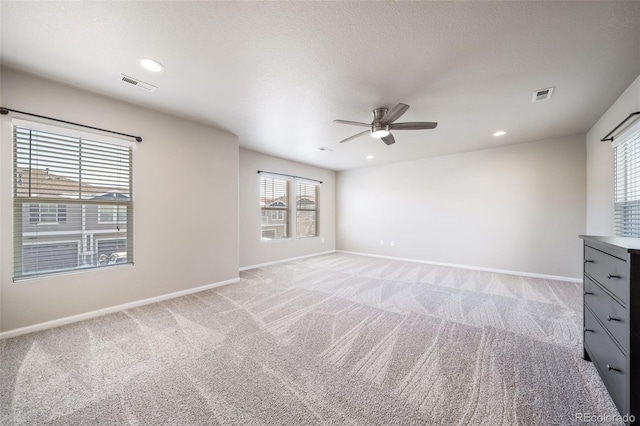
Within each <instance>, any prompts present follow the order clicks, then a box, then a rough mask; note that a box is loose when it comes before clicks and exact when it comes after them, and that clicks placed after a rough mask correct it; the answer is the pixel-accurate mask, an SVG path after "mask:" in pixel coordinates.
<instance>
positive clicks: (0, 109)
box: [0, 107, 142, 142]
mask: <svg viewBox="0 0 640 426" xmlns="http://www.w3.org/2000/svg"><path fill="white" fill-rule="evenodd" d="M9 111H11V112H17V113H18V114H25V115H30V116H32V117H38V118H44V119H45V120H52V121H57V122H58V123H65V124H71V125H73V126H80V127H84V128H87V129H92V130H99V131H101V132H107V133H112V134H114V135H120V136H126V137H129V138H133V139H135V140H136V142H142V138H141V137H140V136H134V135H128V134H126V133H120V132H114V131H113V130H106V129H101V128H99V127H93V126H87V125H85V124H78V123H73V122H71V121H65V120H59V119H57V118H51V117H45V116H44V115H38V114H32V113H30V112H24V111H18V110H15V109H9V108H4V107H0V114H2V115H7V114H9Z"/></svg>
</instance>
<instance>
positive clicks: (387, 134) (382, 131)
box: [333, 103, 438, 145]
mask: <svg viewBox="0 0 640 426" xmlns="http://www.w3.org/2000/svg"><path fill="white" fill-rule="evenodd" d="M408 109H409V105H407V104H402V103H401V104H398V105H396V106H394V107H393V108H391V109H387V108H376V109H374V110H373V111H372V114H373V121H372V122H371V123H361V122H359V121H347V120H333V121H334V123H340V124H348V125H350V126H361V127H369V130H365V131H363V132H360V133H357V134H355V135H353V136H350V137H348V138H346V139H343V140H341V141H340V143H344V142H348V141H350V140H352V139H355V138H357V137H359V136H362V135H364V134H365V133H369V134H370V135H371V137H373V138H376V139H382V141H383V142H384V143H385V144H387V145H392V144H394V143H395V142H396V140H395V138H394V137H393V135H392V134H391V130H427V129H435V128H436V126H437V125H438V123H434V122H426V121H415V122H411V123H394V121H396V120H397V119H398V118H400V117H401V116H402V115H403V114H404V113H405V112H407V110H408Z"/></svg>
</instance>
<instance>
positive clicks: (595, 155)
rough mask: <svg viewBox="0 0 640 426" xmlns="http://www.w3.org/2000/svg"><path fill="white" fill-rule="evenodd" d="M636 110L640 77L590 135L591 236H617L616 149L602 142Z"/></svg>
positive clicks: (588, 152) (609, 143) (638, 102)
mask: <svg viewBox="0 0 640 426" xmlns="http://www.w3.org/2000/svg"><path fill="white" fill-rule="evenodd" d="M635 111H640V76H639V77H638V78H636V80H635V81H634V82H633V83H631V85H630V86H629V87H628V88H627V90H625V91H624V93H622V95H621V96H620V97H619V98H618V100H616V101H615V102H614V104H613V105H611V107H610V108H609V109H608V110H607V112H606V113H604V115H603V116H602V117H601V118H600V119H599V120H598V122H597V123H596V124H594V126H593V127H592V128H591V130H589V132H588V133H587V234H590V235H613V233H614V216H613V185H614V182H613V148H611V142H600V139H602V138H603V137H604V136H605V135H606V134H607V133H609V132H610V131H611V130H612V129H613V128H614V127H616V126H617V125H618V123H620V122H621V121H622V120H624V119H625V118H626V117H627V116H628V115H629V114H631V113H632V112H635ZM634 122H635V120H634V121H630V122H629V124H631V123H634ZM622 130H624V129H621V131H622ZM616 134H618V133H616ZM614 137H615V135H614Z"/></svg>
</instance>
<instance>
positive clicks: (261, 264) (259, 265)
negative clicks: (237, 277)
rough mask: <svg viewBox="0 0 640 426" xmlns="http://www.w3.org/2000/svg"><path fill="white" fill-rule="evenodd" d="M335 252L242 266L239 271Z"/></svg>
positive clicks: (329, 252)
mask: <svg viewBox="0 0 640 426" xmlns="http://www.w3.org/2000/svg"><path fill="white" fill-rule="evenodd" d="M335 252H336V250H328V251H322V252H320V253H312V254H306V255H304V256H297V257H290V258H288V259H282V260H275V261H273V262H267V263H259V264H257V265H251V266H243V267H241V268H240V269H239V271H241V272H242V271H247V270H249V269H256V268H262V267H263V266H270V265H277V264H278V263H284V262H291V261H292V260H299V259H306V258H307V257H314V256H320V255H323V254H331V253H335Z"/></svg>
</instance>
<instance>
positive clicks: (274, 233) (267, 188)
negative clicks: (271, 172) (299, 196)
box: [260, 176, 289, 241]
mask: <svg viewBox="0 0 640 426" xmlns="http://www.w3.org/2000/svg"><path fill="white" fill-rule="evenodd" d="M260 208H261V209H262V220H261V227H262V240H263V241H270V240H278V239H283V238H289V210H288V208H289V181H288V180H286V179H278V178H274V177H271V176H260Z"/></svg>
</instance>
